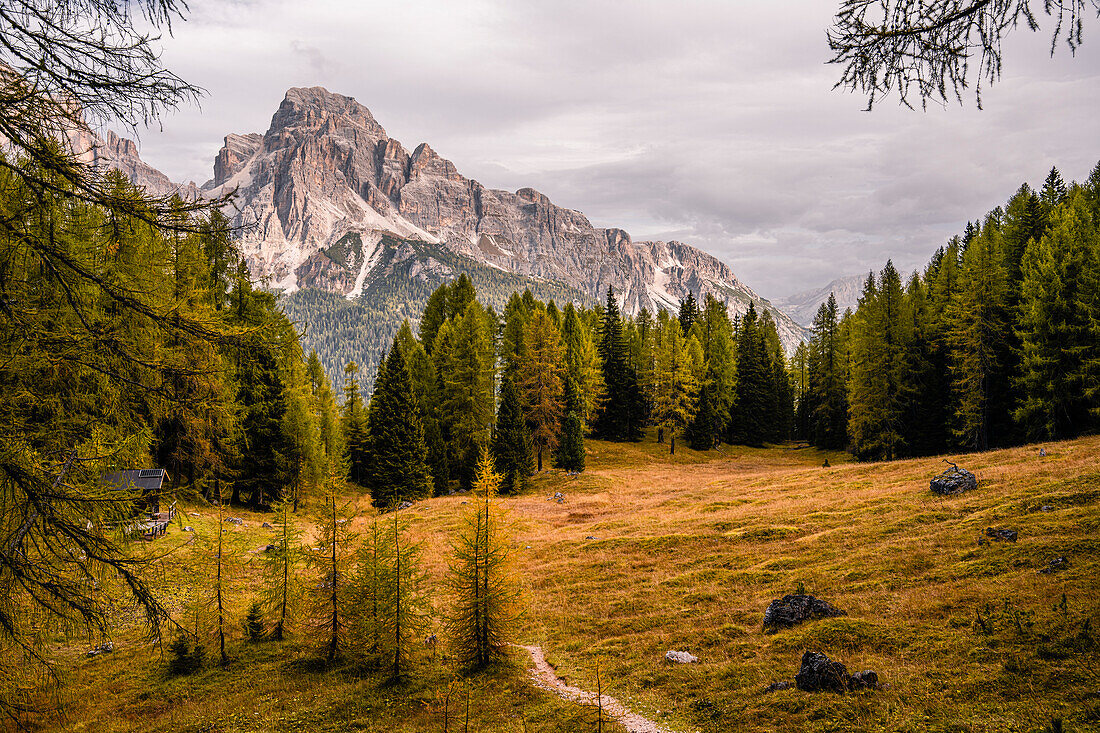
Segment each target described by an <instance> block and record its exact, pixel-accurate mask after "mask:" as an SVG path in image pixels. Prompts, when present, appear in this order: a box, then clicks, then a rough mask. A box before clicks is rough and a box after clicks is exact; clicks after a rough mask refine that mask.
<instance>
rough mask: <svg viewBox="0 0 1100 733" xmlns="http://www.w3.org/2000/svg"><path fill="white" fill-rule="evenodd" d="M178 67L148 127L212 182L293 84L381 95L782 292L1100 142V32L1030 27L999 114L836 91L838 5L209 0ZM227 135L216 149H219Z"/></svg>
mask: <svg viewBox="0 0 1100 733" xmlns="http://www.w3.org/2000/svg"><path fill="white" fill-rule="evenodd" d="M191 7H192V11H191V19H190V20H189V22H188V23H186V24H182V25H180V26H179V27H178V28H177V30H176V36H175V38H169V39H166V40H165V42H164V49H165V60H166V62H167V63H168V65H169V67H170V68H172V69H174V70H176V71H177V72H178V73H180V74H181V75H182V76H183V77H184V78H186V79H188V80H190V81H193V82H194V83H197V84H200V85H202V86H204V87H206V88H207V89H209V91H210V95H209V97H208V98H207V99H206V100H205V101H204V106H203V109H202V110H201V112H200V111H199V110H196V109H191V108H189V109H184V110H181V111H180V112H179V113H177V114H176V115H175V116H173V117H169V118H167V119H166V120H165V124H164V131H163V132H159V131H151V132H149V133H147V134H145V135H144V136H143V155H145V157H146V158H147V159H148V160H150V162H151V163H153V164H154V165H157V166H158V167H160V168H162V169H163V170H164V171H165V172H166V173H168V174H169V175H170V176H172V177H173V178H177V179H188V178H194V179H196V180H200V181H201V180H203V179H205V178H207V177H209V175H210V164H211V161H212V160H213V156H214V154H215V153H216V152H217V150H218V148H219V146H220V144H221V138H222V136H223V135H225V134H226V133H228V132H251V131H263V130H266V129H267V126H268V122H269V120H270V117H271V114H272V113H273V112H274V111H275V108H276V106H277V105H278V102H279V100H280V99H281V98H282V94H283V92H284V91H285V89H286V88H287V87H289V86H294V85H314V84H319V85H322V86H326V87H328V88H329V89H332V90H333V91H337V92H340V93H343V94H347V95H350V96H354V97H356V98H357V99H358V100H359V101H360V102H362V103H363V104H365V105H367V106H368V107H370V109H371V110H372V112H373V113H374V114H375V116H376V118H377V119H378V120H379V122H381V123H382V125H383V126H384V127H385V128H386V130H387V131H388V132H389V133H390V134H391V135H392V136H394V137H396V138H398V139H400V140H402V141H403V142H404V143H405V144H406V145H408V146H412V145H415V144H416V143H418V142H421V141H429V142H431V144H432V146H433V147H434V148H435V149H436V150H438V151H439V152H440V153H441V154H442V155H444V156H446V157H448V158H451V159H452V160H453V161H454V162H455V164H456V165H457V166H458V168H459V170H460V171H462V172H463V173H465V174H467V175H470V176H472V177H474V178H477V179H478V180H480V181H481V182H482V183H484V184H485V185H487V186H491V187H498V188H509V189H515V188H518V187H521V186H532V187H534V188H537V189H539V190H541V191H543V192H545V193H546V194H547V195H549V196H550V197H551V198H552V199H554V200H555V201H556V202H557V203H559V204H560V205H563V206H568V207H570V208H575V209H578V210H580V211H583V212H585V213H586V214H587V215H588V216H589V218H590V219H592V220H593V221H594V222H595V223H597V224H600V225H605V226H621V227H623V228H625V229H627V230H628V231H630V232H631V233H632V234H633V235H635V236H636V237H657V236H660V237H661V238H669V237H675V238H678V239H681V240H683V241H686V242H690V243H692V244H695V245H698V246H701V247H703V248H704V249H707V250H709V251H711V252H713V253H715V254H717V255H719V256H720V257H722V258H723V259H726V260H727V261H728V262H730V264H731V265H732V266H733V267H734V269H735V271H736V272H737V273H738V275H739V276H740V277H742V279H743V280H744V281H745V282H746V283H748V284H749V285H750V286H752V287H754V288H756V289H757V290H758V291H759V292H761V293H762V294H764V295H766V296H779V295H784V294H787V293H789V292H794V291H799V290H805V289H807V288H811V287H816V286H819V285H821V284H823V283H826V282H828V281H829V280H831V279H833V278H835V277H838V276H845V275H849V274H852V273H853V272H864V271H866V270H867V269H878V268H880V267H881V265H882V263H883V262H885V260H886V259H887V258H888V257H892V258H893V259H894V261H895V264H897V265H898V266H899V267H901V268H904V269H912V268H914V267H919V266H921V265H923V263H924V262H925V261H926V259H927V257H928V255H929V254H930V253H931V252H932V251H933V250H934V249H935V248H936V247H937V246H939V245H940V244H942V242H943V241H944V240H945V239H946V238H947V237H948V236H950V235H951V234H953V233H956V232H958V231H959V230H960V229H961V228H962V226H963V224H964V223H965V221H966V220H967V219H974V218H978V217H980V216H982V214H984V212H985V211H987V210H988V209H990V208H992V207H993V206H996V205H998V204H1000V203H1003V202H1004V201H1005V200H1006V199H1007V198H1008V197H1009V196H1010V195H1011V193H1012V192H1013V191H1014V190H1015V189H1016V187H1017V186H1019V184H1020V183H1021V182H1023V181H1025V180H1027V181H1031V182H1032V183H1039V182H1041V180H1042V178H1043V176H1045V174H1046V171H1047V170H1048V169H1049V167H1050V165H1052V164H1056V165H1058V166H1059V168H1061V169H1062V170H1063V172H1064V174H1065V176H1066V178H1075V177H1076V178H1083V177H1084V176H1085V175H1087V174H1088V171H1089V170H1090V169H1091V167H1092V165H1093V164H1094V163H1095V162H1096V159H1097V158H1098V157H1100V151H1098V150H1097V148H1096V145H1095V140H1097V139H1100V134H1098V133H1100V121H1098V118H1100V116H1098V115H1097V114H1096V110H1097V109H1100V83H1097V82H1098V81H1100V41H1097V40H1091V41H1090V40H1089V37H1088V35H1086V43H1085V44H1084V46H1082V48H1081V49H1080V50H1079V51H1078V53H1077V57H1076V58H1071V57H1070V55H1069V54H1068V53H1065V52H1064V49H1060V50H1059V51H1058V53H1057V54H1056V55H1055V57H1054V59H1050V58H1049V57H1048V56H1049V54H1048V51H1049V49H1048V47H1047V43H1048V38H1049V37H1048V36H1047V34H1046V32H1043V33H1040V34H1027V33H1026V32H1024V33H1017V34H1016V35H1015V36H1014V37H1012V38H1011V39H1010V40H1009V41H1008V42H1006V45H1005V66H1004V78H1003V79H1002V80H1001V81H1000V82H998V83H997V84H996V85H995V86H994V87H992V88H991V89H988V90H987V91H986V92H985V93H984V94H983V97H984V101H985V107H986V109H985V111H978V110H976V109H974V108H973V102H972V101H971V100H967V102H966V104H965V105H964V106H962V107H960V106H957V105H951V106H948V107H946V108H939V107H935V106H932V107H930V108H929V110H928V111H927V112H923V113H922V112H912V111H909V110H906V109H902V108H899V107H897V106H896V105H893V104H892V103H890V102H885V103H883V104H882V105H880V106H879V107H878V108H876V110H875V111H874V112H872V113H866V112H863V111H862V108H863V100H862V99H860V98H858V97H857V96H853V95H850V94H845V93H842V92H836V91H832V90H831V87H832V84H833V82H834V80H835V77H836V73H837V70H836V69H834V68H831V67H829V66H828V65H826V64H825V61H826V60H827V58H828V49H827V47H826V44H825V30H826V28H827V27H828V25H829V23H830V21H831V14H832V12H833V11H834V10H835V3H834V2H829V3H821V2H810V0H801V2H793V3H786V4H775V3H748V2H726V1H719V0H711V1H705V0H685V1H684V2H678V3H667V2H656V1H648V2H646V1H641V2H605V3H591V2H584V1H583V0H560V1H551V0H547V1H545V2H539V3H513V2H505V0H475V1H473V2H464V3H448V2H443V1H442V0H409V1H408V2H404V3H396V4H395V3H380V2H350V0H349V1H347V2H314V3H310V4H308V5H307V4H304V3H297V2H293V1H292V0H276V1H267V2H263V1H260V0H255V1H252V2H234V3H224V2H220V1H219V2H215V0H195V2H193V3H192V6H191ZM203 150H205V151H206V153H205V159H204V158H203V154H202V151H203Z"/></svg>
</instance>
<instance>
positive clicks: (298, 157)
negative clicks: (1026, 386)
mask: <svg viewBox="0 0 1100 733" xmlns="http://www.w3.org/2000/svg"><path fill="white" fill-rule="evenodd" d="M80 142H81V144H82V145H84V146H85V148H86V149H87V150H89V153H88V154H89V156H91V157H92V158H93V159H94V162H97V163H101V164H104V165H108V166H110V167H114V168H117V169H119V170H121V171H122V172H123V173H125V174H126V175H128V176H129V177H130V178H131V179H132V180H133V181H135V183H138V184H139V185H142V186H145V187H146V188H147V190H149V191H150V192H152V193H157V194H163V193H167V192H172V191H178V192H179V193H180V194H181V195H183V196H185V197H188V198H190V197H199V196H203V197H210V198H213V197H217V196H222V195H225V194H230V193H232V194H233V197H232V201H231V203H230V204H229V205H228V206H227V208H226V214H227V215H228V216H229V217H230V219H231V221H232V222H233V224H234V226H235V227H237V228H238V230H239V232H240V246H241V251H242V253H243V255H244V256H245V258H246V260H247V263H248V266H249V268H250V270H251V272H252V275H253V277H254V278H255V279H256V280H257V281H258V282H259V283H261V284H263V285H265V286H268V287H272V288H274V289H277V290H281V291H283V293H284V294H285V296H284V298H283V304H284V309H285V310H286V311H287V312H288V313H289V314H290V315H291V317H292V318H295V319H297V320H298V322H299V326H300V328H301V330H302V331H303V333H302V336H303V346H304V347H305V348H306V349H307V350H308V349H309V348H316V349H317V350H318V353H319V354H321V355H322V360H323V361H324V362H326V364H325V366H326V369H328V370H329V372H330V374H331V373H333V370H339V369H342V366H343V361H347V360H351V359H356V360H357V361H359V362H360V363H361V365H362V366H364V367H365V368H366V369H370V367H371V365H372V364H373V362H374V360H375V357H376V356H377V352H378V350H380V349H381V348H384V344H386V343H388V341H389V338H390V337H391V336H392V333H393V331H394V330H395V329H396V328H397V326H399V325H400V321H401V320H402V319H403V318H405V317H408V318H410V319H412V320H414V321H415V320H416V319H417V318H418V316H419V313H420V308H421V307H422V305H423V301H424V300H425V299H426V298H427V295H428V294H430V292H431V290H432V289H434V287H435V286H436V285H438V284H439V283H441V282H445V281H447V280H449V279H451V278H452V277H455V276H457V275H458V274H459V273H460V272H463V271H465V272H468V273H469V274H470V276H471V277H472V278H473V279H474V283H475V285H476V286H477V287H478V292H479V294H481V295H483V296H484V297H485V298H486V299H487V300H489V302H490V303H491V304H494V305H496V306H498V307H499V306H500V305H502V304H503V302H504V301H506V299H507V297H508V295H510V293H511V292H513V291H514V290H516V289H519V290H522V289H523V288H524V287H530V288H531V289H532V291H533V292H535V294H536V295H538V296H540V297H543V298H549V297H553V298H555V299H557V300H558V302H559V303H560V302H562V301H564V300H573V301H575V302H578V303H584V304H591V303H594V302H597V301H600V300H602V299H603V298H604V297H606V293H607V289H608V288H609V287H611V288H612V289H613V290H614V292H615V294H616V297H617V298H618V299H619V302H620V304H621V306H622V309H623V311H624V312H625V313H627V314H636V313H638V312H639V311H640V310H641V309H643V308H646V309H649V310H650V312H654V311H655V310H657V309H665V310H672V311H675V310H676V309H677V308H678V306H679V301H680V299H681V298H685V297H687V295H688V294H689V293H691V294H693V295H694V296H695V297H696V298H697V299H701V298H702V297H703V296H704V295H705V294H708V293H709V294H711V295H713V296H714V297H716V298H718V299H719V300H720V301H722V302H723V303H724V304H725V305H726V307H727V309H728V310H729V312H730V314H731V315H733V316H738V315H742V314H743V313H745V312H746V311H747V309H748V305H749V303H750V302H754V303H755V304H756V306H757V309H758V310H765V311H767V312H768V313H770V314H771V316H772V318H773V319H774V320H775V322H776V326H777V328H778V331H779V335H780V339H781V340H782V342H783V344H784V347H785V348H786V349H788V351H790V350H793V348H794V347H795V346H796V345H797V344H798V342H799V341H801V340H802V339H803V338H805V336H806V329H805V328H804V327H803V326H802V325H800V324H799V323H798V322H797V321H796V320H795V319H793V318H791V317H790V316H789V315H787V314H786V313H784V312H783V311H782V310H780V309H778V308H776V307H775V306H773V305H772V304H771V303H769V302H768V301H767V300H765V299H763V298H761V297H760V296H758V295H757V294H756V293H755V292H754V291H753V290H752V289H751V288H749V287H748V286H747V285H745V284H744V283H742V282H741V281H740V280H739V279H738V278H737V276H736V275H735V274H734V273H733V271H732V270H731V269H730V268H729V266H728V265H726V264H725V263H724V262H722V261H720V260H718V259H717V258H715V257H713V256H712V255H710V254H707V253H706V252H703V251H701V250H699V249H696V248H695V247H692V246H690V245H688V244H684V243H682V242H676V241H669V242H662V241H634V240H633V239H632V238H631V237H630V235H629V234H628V233H627V232H626V231H624V230H622V229H617V228H600V227H595V226H593V225H592V224H591V222H589V220H588V219H587V218H586V217H585V216H584V214H582V213H580V212H578V211H574V210H572V209H566V208H563V207H561V206H558V205H556V204H554V203H553V202H552V201H550V199H549V198H547V197H546V196H545V195H543V194H542V193H540V192H538V191H536V190H534V189H532V188H521V189H519V190H518V191H515V192H514V193H513V192H509V191H503V190H497V189H490V188H487V187H485V186H483V185H482V184H481V183H479V182H478V181H476V180H473V179H470V178H467V177H465V176H463V175H462V174H460V173H459V172H458V170H457V168H456V167H455V165H454V164H453V163H452V162H451V161H449V160H447V159H445V158H443V157H441V156H440V155H439V154H438V153H437V152H436V151H435V150H433V149H432V148H431V147H430V146H429V145H428V144H427V143H421V144H420V145H418V146H417V147H416V148H414V149H413V150H412V152H409V150H408V149H407V148H406V147H405V146H404V145H402V144H401V142H399V141H397V140H395V139H393V138H391V137H389V136H388V135H387V134H386V131H385V130H384V129H383V127H382V126H381V125H380V124H379V123H378V122H377V121H376V120H375V119H374V117H373V115H372V114H371V113H370V111H369V110H368V109H367V108H366V107H364V106H363V105H361V104H359V103H358V102H356V101H355V100H354V99H353V98H351V97H346V96H343V95H339V94H334V93H332V92H329V91H327V90H325V89H323V88H320V87H312V88H293V89H290V90H288V91H287V93H286V96H285V97H284V99H283V101H282V103H281V104H280V105H279V108H278V110H276V112H275V114H274V115H273V116H272V118H271V124H270V126H269V127H268V129H267V131H266V132H264V133H262V134H261V133H255V132H252V133H247V134H229V135H226V136H225V139H224V145H223V147H222V148H221V150H220V151H219V152H218V153H217V156H216V157H215V159H214V166H213V174H214V175H213V178H212V179H211V180H209V181H207V182H206V183H205V184H203V185H202V186H201V187H197V186H195V184H193V183H191V184H187V185H179V184H174V183H172V182H171V181H170V179H169V178H168V177H167V176H165V175H164V174H163V173H160V172H159V171H156V170H155V169H153V168H152V167H151V166H149V165H147V164H145V163H144V162H143V161H142V160H141V159H140V157H139V156H138V151H137V147H136V145H135V144H134V143H133V142H131V141H129V140H126V139H124V138H120V137H118V136H116V135H114V134H113V133H107V136H106V139H105V140H97V139H90V140H81V141H80ZM371 340H373V341H374V342H375V343H371ZM342 360H343V361H342ZM333 376H334V377H336V374H333ZM337 381H339V380H337Z"/></svg>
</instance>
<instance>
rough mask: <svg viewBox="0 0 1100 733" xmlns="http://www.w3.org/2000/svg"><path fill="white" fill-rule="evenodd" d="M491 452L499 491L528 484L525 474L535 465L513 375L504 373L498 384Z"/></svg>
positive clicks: (508, 491)
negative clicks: (494, 460) (499, 478)
mask: <svg viewBox="0 0 1100 733" xmlns="http://www.w3.org/2000/svg"><path fill="white" fill-rule="evenodd" d="M493 455H494V456H495V457H496V467H497V471H499V472H500V475H501V487H500V490H501V493H504V494H517V493H519V492H520V491H522V490H523V489H524V488H526V486H527V477H528V476H529V475H530V474H531V472H532V470H533V469H534V466H533V465H532V462H531V443H530V438H529V436H528V434H527V422H526V419H525V418H524V415H523V406H522V403H521V402H520V396H519V390H518V389H517V388H516V384H515V382H514V381H513V380H512V375H511V374H509V373H508V372H505V373H504V378H503V381H502V383H501V388H500V406H499V408H498V410H497V423H496V429H495V430H494V432H493Z"/></svg>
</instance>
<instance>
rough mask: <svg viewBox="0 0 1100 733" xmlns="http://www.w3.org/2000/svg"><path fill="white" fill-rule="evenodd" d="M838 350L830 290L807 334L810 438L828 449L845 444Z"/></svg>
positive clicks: (833, 298) (845, 401)
mask: <svg viewBox="0 0 1100 733" xmlns="http://www.w3.org/2000/svg"><path fill="white" fill-rule="evenodd" d="M840 350H841V340H840V322H839V319H838V308H837V305H836V296H835V295H834V294H833V293H829V299H828V300H827V301H825V302H824V303H822V304H821V306H820V307H819V308H818V310H817V315H816V316H815V317H814V322H813V335H812V336H811V338H810V346H809V352H810V353H809V355H808V367H809V372H810V373H809V379H808V382H809V383H808V385H807V391H808V395H807V402H808V405H807V420H808V423H809V435H810V440H811V442H812V443H813V444H814V445H816V446H818V447H819V448H826V449H830V450H840V449H842V448H844V447H845V445H846V444H847V438H848V394H847V389H848V386H847V380H846V375H845V373H844V366H843V364H841V361H840Z"/></svg>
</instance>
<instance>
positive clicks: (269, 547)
mask: <svg viewBox="0 0 1100 733" xmlns="http://www.w3.org/2000/svg"><path fill="white" fill-rule="evenodd" d="M274 550H275V545H265V546H264V547H261V548H260V552H272V551H274Z"/></svg>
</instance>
